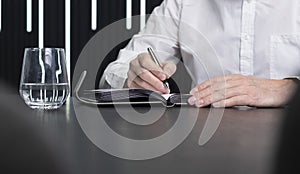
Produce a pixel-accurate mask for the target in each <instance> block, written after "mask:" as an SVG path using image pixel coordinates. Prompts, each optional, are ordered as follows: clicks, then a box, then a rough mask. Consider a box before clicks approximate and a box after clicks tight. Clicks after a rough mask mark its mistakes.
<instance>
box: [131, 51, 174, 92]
mask: <svg viewBox="0 0 300 174" xmlns="http://www.w3.org/2000/svg"><path fill="white" fill-rule="evenodd" d="M161 65H162V67H163V68H160V66H158V65H157V64H156V63H155V62H154V61H153V60H152V58H151V56H150V55H149V54H148V53H142V54H139V55H138V56H137V58H135V59H134V60H132V61H131V62H130V67H129V71H128V73H127V75H128V78H127V80H126V85H127V87H129V88H144V89H149V90H152V91H156V92H159V93H170V90H169V89H167V88H166V86H165V85H164V84H163V82H162V81H163V80H165V79H167V78H170V77H171V76H172V75H173V74H174V73H175V71H176V65H175V64H173V63H171V62H162V63H161Z"/></svg>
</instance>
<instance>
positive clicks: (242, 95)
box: [188, 75, 297, 107]
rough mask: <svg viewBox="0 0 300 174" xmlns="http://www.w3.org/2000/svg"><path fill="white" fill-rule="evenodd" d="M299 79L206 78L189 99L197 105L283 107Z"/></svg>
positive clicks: (192, 91)
mask: <svg viewBox="0 0 300 174" xmlns="http://www.w3.org/2000/svg"><path fill="white" fill-rule="evenodd" d="M296 81H297V80H294V79H284V80H270V79H261V78H257V77H254V76H243V75H228V76H225V77H215V78H212V79H210V80H207V81H205V82H203V83H201V84H199V85H197V86H196V87H195V88H193V89H192V90H191V92H190V94H192V95H193V97H191V98H189V100H188V102H189V104H191V105H195V106H196V107H204V106H207V105H210V104H212V105H213V106H214V107H232V106H239V105H240V106H243V105H244V106H255V107H280V106H284V105H285V104H287V102H288V101H289V99H290V97H291V96H292V95H293V93H294V91H295V88H296V87H297V82H296Z"/></svg>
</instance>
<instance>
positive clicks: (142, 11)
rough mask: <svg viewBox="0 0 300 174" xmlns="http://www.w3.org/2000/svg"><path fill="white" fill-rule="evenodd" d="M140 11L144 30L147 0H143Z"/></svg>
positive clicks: (141, 25)
mask: <svg viewBox="0 0 300 174" xmlns="http://www.w3.org/2000/svg"><path fill="white" fill-rule="evenodd" d="M140 13H141V14H140V29H141V30H142V29H143V28H144V27H145V25H146V0H141V9H140Z"/></svg>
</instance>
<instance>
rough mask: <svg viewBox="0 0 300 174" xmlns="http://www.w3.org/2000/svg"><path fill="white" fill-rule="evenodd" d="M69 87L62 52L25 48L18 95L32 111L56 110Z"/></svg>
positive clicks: (52, 49)
mask: <svg viewBox="0 0 300 174" xmlns="http://www.w3.org/2000/svg"><path fill="white" fill-rule="evenodd" d="M69 91H70V87H69V83H68V76H67V70H66V60H65V51H64V49H63V48H25V51H24V58H23V67H22V74H21V79H20V88H19V92H20V95H21V97H22V98H23V99H24V101H25V103H26V104H27V105H28V106H29V107H31V108H33V109H57V108H59V107H61V106H62V105H63V103H64V102H65V100H66V98H67V97H68V95H69Z"/></svg>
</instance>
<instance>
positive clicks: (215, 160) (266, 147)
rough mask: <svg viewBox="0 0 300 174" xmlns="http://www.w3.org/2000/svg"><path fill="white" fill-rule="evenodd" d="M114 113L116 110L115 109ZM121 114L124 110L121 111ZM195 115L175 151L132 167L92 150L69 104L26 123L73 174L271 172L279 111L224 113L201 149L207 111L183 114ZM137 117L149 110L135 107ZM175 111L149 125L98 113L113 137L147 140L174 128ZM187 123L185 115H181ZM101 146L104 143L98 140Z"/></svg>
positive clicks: (133, 163) (104, 109)
mask: <svg viewBox="0 0 300 174" xmlns="http://www.w3.org/2000/svg"><path fill="white" fill-rule="evenodd" d="M119 109H120V108H119ZM121 109H123V110H124V112H126V110H127V109H128V108H127V107H123V108H121ZM186 109H188V110H189V112H191V113H192V112H199V113H198V119H197V122H196V125H195V127H194V128H193V130H192V132H191V133H190V135H189V136H188V137H187V139H185V141H184V142H183V143H182V144H180V145H179V146H178V147H177V148H176V149H174V150H172V151H171V152H169V153H167V154H166V155H163V156H161V157H158V158H154V159H150V160H143V161H132V160H124V159H120V158H116V157H114V156H111V155H109V154H107V153H105V152H103V151H102V150H100V149H99V148H98V147H97V146H95V145H94V144H93V143H92V142H91V141H90V140H89V139H88V138H87V137H86V135H85V134H84V132H83V131H82V129H81V127H80V126H79V124H78V121H77V119H76V115H75V112H74V108H73V105H72V101H68V102H67V103H66V104H65V106H64V107H62V108H61V109H59V110H55V111H51V112H49V111H46V112H40V111H32V115H31V116H30V117H31V118H33V119H35V120H36V121H38V122H39V124H40V125H41V126H42V127H43V129H44V130H46V131H47V132H51V134H52V135H53V139H52V142H53V143H54V144H56V145H57V146H59V147H61V149H62V150H63V151H64V152H65V154H64V155H65V156H67V157H68V158H69V160H70V161H71V164H72V167H73V168H74V169H75V171H77V172H78V173H91V174H92V173H110V174H114V173H125V174H126V173H128V174H129V173H130V174H132V173H146V174H147V173H149V174H150V173H151V174H152V173H174V174H176V173H178V174H179V173H180V174H181V173H195V174H199V173H213V174H215V173H230V174H240V173H243V174H247V173H249V174H253V173H255V174H266V173H268V172H270V170H271V168H272V163H273V158H274V148H275V147H276V145H275V143H274V142H275V141H276V140H277V135H278V131H279V130H280V123H281V121H282V118H283V115H284V114H283V113H284V112H285V110H284V109H280V108H275V109H250V110H248V109H247V110H240V109H236V108H230V109H225V112H224V116H223V118H222V121H221V124H220V126H219V128H218V130H217V131H216V133H215V134H214V136H213V137H212V139H211V140H210V141H209V142H208V143H207V144H205V145H204V146H199V145H198V139H199V135H200V133H201V131H202V129H203V126H204V123H205V121H206V119H207V116H208V114H209V112H210V108H202V109H197V108H193V107H188V108H186ZM137 110H138V111H139V112H141V113H143V112H147V111H148V110H149V108H147V107H139V108H137ZM179 110H180V107H175V108H170V109H167V110H166V111H165V113H164V115H163V116H162V117H161V118H160V119H159V120H158V121H157V122H155V123H153V124H151V125H147V126H138V125H134V124H131V123H129V122H127V121H125V120H124V119H122V118H120V117H119V116H118V114H117V113H116V111H115V109H114V107H102V108H100V111H101V113H102V115H103V118H104V120H105V121H106V123H107V124H108V125H109V126H110V127H111V128H112V129H113V130H114V131H115V132H117V133H118V134H120V135H122V136H125V137H128V138H133V139H150V138H153V137H157V136H159V135H161V134H163V133H164V132H166V131H168V130H169V129H170V128H171V127H172V126H173V124H174V123H175V122H176V119H177V117H178V112H179ZM186 117H187V118H188V117H189V115H186ZM103 141H105V140H103Z"/></svg>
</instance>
